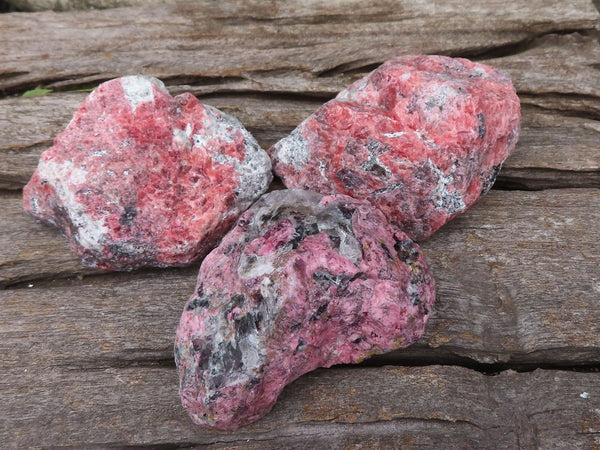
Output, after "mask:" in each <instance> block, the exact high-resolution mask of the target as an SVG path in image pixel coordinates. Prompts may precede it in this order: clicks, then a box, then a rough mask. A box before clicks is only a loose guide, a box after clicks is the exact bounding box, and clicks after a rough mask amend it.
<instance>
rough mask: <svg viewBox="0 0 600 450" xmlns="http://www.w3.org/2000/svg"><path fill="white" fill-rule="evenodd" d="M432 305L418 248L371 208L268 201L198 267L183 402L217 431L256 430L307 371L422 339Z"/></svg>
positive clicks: (283, 194)
mask: <svg viewBox="0 0 600 450" xmlns="http://www.w3.org/2000/svg"><path fill="white" fill-rule="evenodd" d="M434 297H435V294H434V281H433V278H432V277H431V274H430V272H429V269H428V268H427V264H426V263H425V259H424V257H423V254H422V253H421V251H420V249H419V247H418V246H417V245H416V244H414V243H413V242H412V241H411V240H410V239H409V238H408V237H407V236H406V235H405V234H404V233H402V232H401V231H398V230H394V229H393V228H392V227H391V226H390V225H389V223H388V221H387V220H386V218H385V217H384V215H383V214H382V213H381V212H380V211H379V210H377V209H376V208H374V207H373V206H371V205H369V204H368V203H367V202H364V201H360V200H355V199H353V198H351V197H348V196H345V195H335V196H321V195H320V194H317V193H314V192H309V191H303V190H283V191H274V192H271V193H269V194H266V195H264V196H263V197H261V199H259V200H258V201H257V202H256V203H255V204H254V205H253V206H252V207H250V209H249V210H248V211H246V212H245V213H244V214H243V215H242V216H241V217H240V219H239V220H238V222H237V224H236V225H235V227H234V228H233V229H232V230H231V231H230V232H229V233H227V235H225V237H224V238H223V240H222V242H221V244H220V245H219V246H218V247H217V248H216V249H215V250H213V251H212V252H211V253H210V254H209V255H208V256H207V257H206V258H205V259H204V261H203V263H202V266H201V268H200V273H199V276H198V284H197V286H196V291H195V293H194V295H192V297H191V298H190V300H189V301H188V303H187V305H186V307H185V310H184V312H183V316H182V317H181V321H180V324H179V329H178V331H177V338H176V342H175V360H176V362H177V366H178V369H179V376H180V394H181V399H182V402H183V405H184V406H185V407H186V408H187V409H188V410H189V413H190V415H191V417H192V419H193V420H194V422H196V423H198V424H200V425H205V426H208V427H214V428H218V429H234V428H237V427H239V426H240V425H245V424H248V423H250V422H253V421H255V420H257V419H259V418H260V417H262V416H263V415H264V414H266V413H267V412H268V411H269V410H270V409H271V407H272V406H273V404H274V403H275V401H276V399H277V396H278V395H279V393H280V392H281V390H282V389H283V387H284V386H285V385H286V384H288V383H290V382H291V381H293V380H294V379H296V378H298V377H299V376H300V375H302V374H304V373H306V372H308V371H311V370H313V369H316V368H317V367H329V366H331V365H333V364H340V363H355V362H358V361H361V360H362V359H363V358H365V357H367V356H369V355H373V354H376V353H382V352H386V351H388V350H392V349H397V348H400V347H405V346H407V345H410V344H412V343H413V342H415V341H416V340H417V339H418V338H419V337H420V336H421V334H422V333H423V329H424V327H425V323H426V321H427V318H428V316H429V313H430V311H431V309H432V307H433V302H434Z"/></svg>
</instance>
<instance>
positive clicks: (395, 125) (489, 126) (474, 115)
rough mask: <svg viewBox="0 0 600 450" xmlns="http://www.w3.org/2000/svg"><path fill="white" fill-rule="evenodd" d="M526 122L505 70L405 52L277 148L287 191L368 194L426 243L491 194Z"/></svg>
mask: <svg viewBox="0 0 600 450" xmlns="http://www.w3.org/2000/svg"><path fill="white" fill-rule="evenodd" d="M519 126H520V105H519V99H518V97H517V95H516V93H515V89H514V87H513V86H512V84H511V82H510V80H509V79H508V78H507V77H506V76H505V75H503V74H502V73H501V72H499V71H498V70H496V69H494V68H492V67H490V66H486V65H483V64H478V63H474V62H471V61H468V60H466V59H460V58H449V57H445V56H403V57H399V58H396V59H392V60H390V61H388V62H386V63H384V64H383V65H382V66H380V67H379V68H377V69H376V70H374V71H373V72H371V73H370V74H368V75H367V76H365V77H364V78H362V79H360V80H358V81H356V82H355V83H354V84H352V85H351V86H349V87H348V88H347V89H345V90H344V91H342V92H340V93H339V95H338V96H337V97H336V98H335V99H333V100H331V101H329V102H327V103H326V104H324V105H323V106H322V107H320V108H319V109H318V110H317V111H316V112H315V113H314V114H313V115H311V116H310V117H308V118H307V119H306V120H305V121H304V122H302V123H301V124H300V125H299V126H298V127H297V128H296V129H295V130H294V131H293V132H292V133H291V134H290V135H289V136H288V137H286V138H284V139H282V140H281V141H279V142H278V143H276V144H275V145H274V146H273V147H272V148H271V149H270V150H269V152H270V155H271V158H272V161H273V168H274V171H275V173H276V174H277V175H279V176H280V177H281V178H282V180H283V182H284V184H285V185H286V186H287V187H289V188H302V189H310V190H314V191H317V192H320V193H323V194H334V193H342V194H347V195H350V196H353V197H355V198H359V199H367V200H368V201H370V202H371V203H372V204H373V205H375V206H377V207H378V208H380V209H381V210H382V211H383V212H384V214H385V215H386V216H387V217H388V219H390V221H391V222H392V224H394V225H395V226H398V227H400V228H401V229H402V230H404V231H405V232H406V233H407V234H408V235H409V236H410V237H411V238H412V239H415V240H421V239H424V238H426V237H427V236H429V235H431V234H432V233H433V232H434V231H435V230H437V229H438V228H439V227H440V226H442V225H443V224H444V223H446V222H447V221H448V220H450V219H452V218H453V217H455V216H457V215H458V214H460V213H462V212H463V211H464V210H465V209H466V208H468V207H469V206H471V205H472V204H473V203H474V202H475V201H476V200H477V199H478V198H479V197H480V196H481V195H483V194H485V193H486V192H487V191H488V190H489V188H490V187H491V186H492V184H493V183H494V181H495V179H496V175H497V174H498V172H499V170H500V167H501V165H502V162H503V161H504V160H505V159H506V157H507V156H508V155H509V153H510V152H511V151H512V150H513V148H514V147H515V144H516V142H517V139H518V135H519Z"/></svg>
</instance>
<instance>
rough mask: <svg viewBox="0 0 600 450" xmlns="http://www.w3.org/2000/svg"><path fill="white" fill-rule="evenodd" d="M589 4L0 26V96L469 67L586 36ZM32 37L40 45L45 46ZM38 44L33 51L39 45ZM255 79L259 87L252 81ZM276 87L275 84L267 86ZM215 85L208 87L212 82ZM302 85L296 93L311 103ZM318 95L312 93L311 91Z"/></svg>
mask: <svg viewBox="0 0 600 450" xmlns="http://www.w3.org/2000/svg"><path fill="white" fill-rule="evenodd" d="M597 20H598V12H597V10H596V9H595V8H594V6H593V4H592V2H591V1H589V0H576V1H574V2H573V1H572V2H553V1H548V0H533V1H530V2H528V3H527V8H524V7H523V4H522V3H520V2H518V1H500V0H486V1H480V2H477V3H475V4H473V5H470V7H469V8H465V7H464V2H463V1H461V0H451V1H444V2H423V1H420V0H404V1H402V2H401V3H398V4H395V5H390V3H389V2H387V1H370V2H362V1H358V0H356V1H336V2H327V3H326V4H324V3H322V2H317V1H310V2H305V1H299V0H298V1H293V2H286V3H285V4H278V3H275V2H262V1H251V2H245V1H235V2H227V3H226V4H225V3H221V2H217V3H215V2H211V1H201V2H193V3H191V2H184V3H178V4H175V5H166V6H164V7H152V8H129V9H119V8H117V9H108V10H104V11H88V12H69V13H63V14H55V13H51V12H41V13H29V14H3V15H2V16H0V30H2V31H0V40H1V41H2V42H3V44H4V46H3V47H4V50H5V51H4V52H3V53H2V55H1V56H0V67H2V72H3V73H2V77H1V78H0V89H3V90H5V91H6V92H14V91H19V90H23V89H26V88H28V87H31V86H35V85H37V84H40V83H44V84H47V85H50V86H55V87H64V86H69V85H73V84H81V83H90V82H98V81H100V80H106V79H108V78H112V77H114V76H116V75H118V74H123V73H128V72H131V71H132V70H134V71H135V72H142V73H147V74H152V75H154V76H157V77H160V78H164V79H167V80H169V79H178V80H183V79H185V78H186V77H187V78H205V81H207V82H208V83H209V84H210V83H214V81H218V83H219V84H222V83H224V84H229V83H234V84H235V83H237V82H243V81H247V82H250V83H254V84H257V85H259V86H260V84H261V83H262V82H263V81H265V78H264V77H265V75H266V77H267V79H270V80H271V81H272V83H274V85H272V86H270V88H269V90H274V88H275V86H276V85H277V83H278V81H277V80H280V81H281V82H282V83H284V84H283V86H281V87H282V88H283V89H284V90H288V89H289V88H290V86H293V85H294V84H296V80H294V79H293V77H291V76H285V77H282V76H280V75H281V73H280V71H284V72H289V73H290V75H292V74H293V73H294V72H295V73H296V74H297V78H300V79H302V78H304V77H308V78H313V77H314V76H315V75H319V74H320V75H324V74H328V73H331V72H332V71H334V72H337V71H343V70H349V69H354V68H357V67H364V66H367V65H370V64H373V63H380V62H381V61H382V60H385V59H389V58H391V57H393V56H396V55H398V54H405V53H444V54H453V55H456V54H465V55H477V54H481V53H484V52H486V51H489V50H490V49H494V48H498V47H506V46H510V45H514V44H518V43H523V42H527V41H528V40H530V39H532V38H534V37H536V36H539V35H542V34H547V33H552V32H562V31H570V30H592V29H594V28H595V27H596V26H597ZM37 36H44V39H43V41H40V39H38V38H37ZM40 44H41V45H40ZM254 75H257V78H256V79H255V78H254ZM275 75H277V76H275ZM213 78H215V79H216V80H212V79H213ZM304 84H305V83H300V85H299V86H298V88H299V89H301V90H302V91H310V89H307V88H306V87H305V86H304ZM316 92H320V90H319V89H317V90H316Z"/></svg>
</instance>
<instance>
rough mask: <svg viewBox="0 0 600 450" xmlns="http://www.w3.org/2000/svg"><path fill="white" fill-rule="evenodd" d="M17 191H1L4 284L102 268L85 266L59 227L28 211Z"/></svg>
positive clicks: (0, 267)
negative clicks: (40, 219)
mask: <svg viewBox="0 0 600 450" xmlns="http://www.w3.org/2000/svg"><path fill="white" fill-rule="evenodd" d="M15 194H16V193H15ZM15 194H13V193H11V194H2V195H0V205H1V206H0V211H2V214H0V230H2V236H1V237H0V242H1V244H0V245H1V246H0V248H1V250H0V288H1V287H2V286H3V285H5V284H6V283H9V282H16V281H21V280H28V279H34V278H47V277H56V276H59V277H60V276H72V275H73V274H84V273H94V272H96V273H98V272H99V271H98V270H93V269H89V268H87V267H85V266H82V265H81V261H80V260H79V258H77V257H76V256H75V254H74V253H72V252H71V250H70V248H69V246H68V244H67V241H66V239H65V238H64V237H63V236H61V235H60V233H58V231H56V230H55V229H52V228H49V227H47V226H45V225H41V224H38V223H34V222H33V220H32V219H31V218H30V217H28V216H27V215H25V213H24V212H23V208H22V205H21V202H20V201H19V195H15Z"/></svg>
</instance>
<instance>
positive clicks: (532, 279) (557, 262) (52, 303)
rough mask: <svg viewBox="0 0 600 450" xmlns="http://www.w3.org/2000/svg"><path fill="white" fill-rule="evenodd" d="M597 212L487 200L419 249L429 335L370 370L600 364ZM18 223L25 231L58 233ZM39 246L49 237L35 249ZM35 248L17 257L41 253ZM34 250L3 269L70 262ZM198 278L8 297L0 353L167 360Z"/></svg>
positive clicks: (2, 306)
mask: <svg viewBox="0 0 600 450" xmlns="http://www.w3.org/2000/svg"><path fill="white" fill-rule="evenodd" d="M599 211H600V191H599V190H585V189H582V190H558V191H544V192H492V193H490V194H488V195H487V196H486V197H485V198H484V199H483V200H482V201H481V202H480V203H479V204H477V205H475V206H474V207H473V208H472V209H471V210H469V211H468V212H467V213H466V214H465V215H463V216H461V217H460V218H458V219H456V220H455V221H454V222H452V223H450V224H448V225H446V226H445V227H444V228H443V229H442V230H440V231H439V232H438V233H437V234H436V235H434V236H433V237H432V238H430V239H429V240H427V241H426V242H425V243H424V244H423V248H424V250H425V252H426V254H427V257H428V260H429V262H430V265H431V267H432V270H433V272H434V276H435V278H436V281H437V290H438V295H437V304H436V307H435V313H434V315H433V317H432V318H431V321H430V323H429V324H428V327H427V330H426V333H425V335H424V337H423V338H422V339H421V340H420V341H419V343H418V344H416V345H414V346H413V347H410V348H408V349H405V350H403V351H399V352H393V353H390V354H388V355H385V356H381V357H377V358H374V360H372V361H370V362H368V363H369V364H381V363H385V362H392V363H398V362H404V363H415V364H424V363H430V362H431V361H438V362H440V361H443V362H449V363H457V362H460V363H465V362H466V363H468V362H469V361H471V362H473V363H483V364H491V363H505V364H509V365H513V366H516V367H519V366H524V365H525V366H532V365H540V364H550V365H561V366H566V365H570V366H573V365H591V364H600V332H599V331H600V328H599V325H598V324H599V323H600V309H599V308H598V305H599V304H600V272H599V271H598V261H599V260H600V244H598V241H597V224H598V222H599V220H600V213H599ZM17 226H19V227H23V228H24V230H23V233H24V234H25V235H35V233H34V232H32V231H29V230H30V229H33V230H37V231H38V232H39V235H40V236H43V235H46V236H53V235H56V234H57V233H55V232H53V230H51V229H39V230H38V226H37V225H34V224H31V225H30V226H29V227H28V226H27V224H26V223H24V224H18V223H17ZM4 236H5V237H4V239H6V241H7V242H0V248H6V247H7V246H9V244H8V242H10V241H11V240H12V239H11V233H10V232H9V233H4ZM57 238H58V239H62V238H60V237H58V236H57ZM0 239H3V238H2V237H1V236H0ZM40 242H42V243H43V242H48V243H49V242H51V239H43V238H38V239H37V240H34V241H31V244H30V245H42V244H40ZM28 248H29V250H24V249H23V248H21V250H20V251H21V252H23V253H25V254H28V252H34V250H35V249H34V248H31V247H28ZM60 249H61V250H62V251H63V252H65V253H64V257H65V258H67V259H68V261H69V263H70V264H73V265H74V266H76V261H75V259H74V258H73V257H72V256H71V255H70V254H69V253H68V251H67V250H66V248H65V247H64V246H61V247H60ZM38 251H39V252H40V253H39V254H38V253H35V254H34V256H35V255H37V256H36V258H37V259H30V260H29V261H28V262H20V263H19V262H17V263H16V264H15V266H14V267H12V268H9V269H12V270H14V272H12V271H11V272H7V269H6V268H2V270H3V271H2V272H0V273H1V274H2V276H4V277H5V280H6V277H9V276H14V275H13V273H17V274H19V275H20V276H23V274H26V273H31V271H32V268H35V267H38V269H37V271H39V272H41V273H47V272H48V271H52V270H55V271H57V272H58V270H57V269H56V268H55V267H54V266H58V267H59V268H60V267H65V264H58V263H56V261H54V263H53V264H46V263H45V259H42V258H44V256H43V255H44V254H45V253H49V254H53V253H54V254H56V253H59V250H58V249H56V248H54V247H52V246H46V247H43V246H42V247H41V249H39V250H38ZM40 255H41V256H40ZM75 270H78V269H75ZM28 271H29V272H28ZM35 275H37V272H33V276H35ZM195 277H196V268H194V267H192V268H188V269H181V270H176V269H171V270H163V271H161V270H155V271H151V272H138V273H137V274H134V275H132V274H120V275H116V274H109V275H106V276H102V277H90V278H87V277H85V278H84V279H83V280H82V281H77V280H73V281H68V282H63V283H54V284H53V283H48V282H44V281H40V283H41V285H40V286H41V287H40V288H39V289H38V281H33V282H32V284H34V286H33V288H27V287H26V286H27V285H24V286H25V287H23V288H21V289H10V290H5V291H0V310H2V311H3V319H2V321H0V353H3V352H2V351H1V348H2V347H3V346H6V352H9V350H10V349H18V351H17V352H16V353H17V354H20V353H21V352H27V348H28V347H30V346H35V347H36V348H39V351H38V353H37V356H36V358H37V359H42V360H45V361H53V362H54V364H58V365H68V366H73V367H77V368H93V367H99V368H105V367H114V366H123V365H131V364H162V363H164V362H165V361H166V363H167V364H170V361H171V359H172V349H171V344H172V340H173V332H174V330H175V328H176V326H177V323H178V321H179V316H180V314H181V311H182V308H183V305H184V302H185V300H186V299H187V297H188V296H189V295H190V293H191V292H192V291H193V286H194V285H195ZM61 284H62V285H61ZM100 318H101V319H102V320H99V319H100ZM15 324H18V325H15ZM24 336H27V337H28V338H27V339H26V340H23V339H22V338H23V337H24ZM64 343H69V344H68V346H66V347H65V346H64V345H63V344H64ZM6 352H4V353H6Z"/></svg>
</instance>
